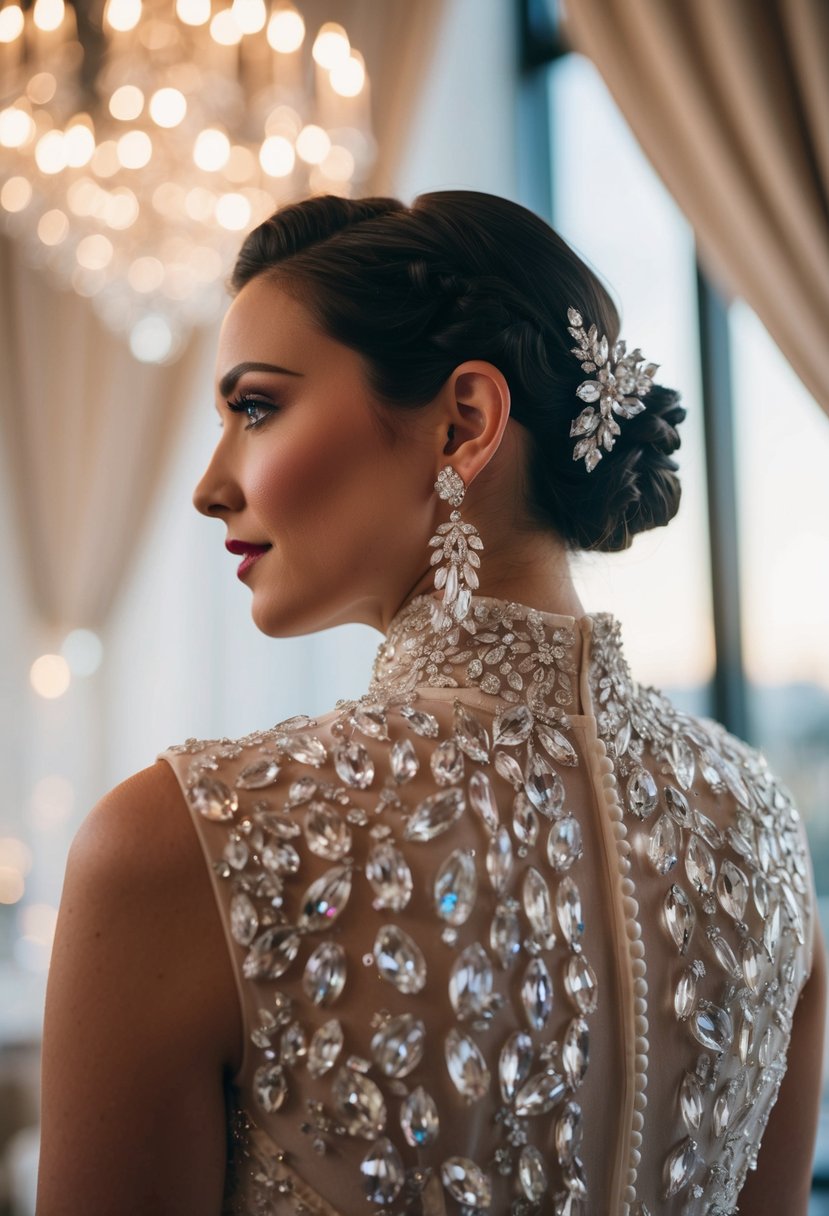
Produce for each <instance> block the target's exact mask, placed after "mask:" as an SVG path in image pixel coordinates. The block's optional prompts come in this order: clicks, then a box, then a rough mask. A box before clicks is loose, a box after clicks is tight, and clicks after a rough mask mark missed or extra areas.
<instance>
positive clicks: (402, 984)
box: [374, 925, 426, 993]
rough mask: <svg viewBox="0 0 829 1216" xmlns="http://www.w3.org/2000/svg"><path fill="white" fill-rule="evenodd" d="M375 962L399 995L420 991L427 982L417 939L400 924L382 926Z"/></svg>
mask: <svg viewBox="0 0 829 1216" xmlns="http://www.w3.org/2000/svg"><path fill="white" fill-rule="evenodd" d="M374 961H375V962H376V964H377V969H378V971H379V972H380V974H381V976H382V977H383V979H384V980H388V982H389V983H390V984H393V985H394V987H395V988H396V989H397V991H398V992H406V993H411V992H420V990H421V988H422V987H423V985H424V984H425V983H426V960H425V958H424V957H423V952H422V950H421V949H420V946H418V944H417V942H416V941H415V940H414V938H412V937H410V936H409V934H408V933H406V932H405V930H403V929H401V928H400V926H399V925H381V927H380V928H379V929H378V931H377V936H376V937H375V939H374Z"/></svg>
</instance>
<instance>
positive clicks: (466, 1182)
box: [440, 1157, 492, 1209]
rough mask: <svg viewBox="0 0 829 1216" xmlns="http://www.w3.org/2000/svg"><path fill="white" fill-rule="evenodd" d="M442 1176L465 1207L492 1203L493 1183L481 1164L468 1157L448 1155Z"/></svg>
mask: <svg viewBox="0 0 829 1216" xmlns="http://www.w3.org/2000/svg"><path fill="white" fill-rule="evenodd" d="M440 1177H441V1181H442V1182H443V1185H444V1186H445V1187H446V1189H447V1191H448V1192H449V1194H450V1195H451V1196H452V1198H453V1199H455V1200H457V1202H458V1203H461V1204H463V1205H464V1206H465V1208H472V1209H480V1208H484V1209H486V1208H488V1207H489V1205H490V1204H491V1203H492V1184H491V1183H490V1180H489V1177H488V1176H487V1175H486V1174H485V1173H484V1171H483V1170H482V1169H481V1168H480V1166H478V1165H476V1164H475V1162H474V1161H470V1160H469V1158H468V1157H447V1159H446V1160H445V1161H444V1162H443V1164H442V1165H441V1167H440Z"/></svg>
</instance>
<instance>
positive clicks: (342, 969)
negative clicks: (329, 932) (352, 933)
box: [302, 941, 346, 1005]
mask: <svg viewBox="0 0 829 1216" xmlns="http://www.w3.org/2000/svg"><path fill="white" fill-rule="evenodd" d="M345 976H346V961H345V950H343V948H342V946H341V945H340V944H339V942H330V941H327V942H320V944H319V945H318V946H317V948H316V950H314V951H313V952H312V953H311V954H310V955H309V956H308V961H307V962H306V964H305V971H304V972H303V975H302V987H303V990H304V992H305V994H306V996H307V997H309V999H310V1000H312V1001H313V1002H314V1004H315V1005H332V1004H333V1003H334V1001H336V999H337V997H338V996H339V995H340V993H341V992H342V990H343V987H344V986H345Z"/></svg>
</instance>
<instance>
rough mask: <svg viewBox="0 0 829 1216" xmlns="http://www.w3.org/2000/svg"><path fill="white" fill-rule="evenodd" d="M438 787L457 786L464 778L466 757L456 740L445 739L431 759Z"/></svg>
mask: <svg viewBox="0 0 829 1216" xmlns="http://www.w3.org/2000/svg"><path fill="white" fill-rule="evenodd" d="M429 765H430V767H431V769H432V776H433V777H434V779H435V781H436V782H437V784H438V785H457V783H458V782H459V781H460V780H462V778H463V771H464V755H463V752H462V751H461V749H460V748H459V747H458V745H457V743H456V742H455V740H454V739H444V740H443V741H442V742H441V743H439V744H438V745H437V747H436V748H435V749H434V751H433V752H432V755H431V756H430V758H429Z"/></svg>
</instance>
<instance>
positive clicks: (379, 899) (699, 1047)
mask: <svg viewBox="0 0 829 1216" xmlns="http://www.w3.org/2000/svg"><path fill="white" fill-rule="evenodd" d="M431 603H432V600H431V597H430V596H428V595H421V596H418V597H417V598H415V599H413V600H411V601H410V602H409V603H408V604H407V605H404V607H403V608H401V610H400V611H399V612H398V613H397V615H396V616H395V618H394V619H393V621H392V622H391V624H390V626H389V629H388V632H387V635H386V637H385V638H384V640H383V641H382V642H381V644H380V645H379V647H378V650H377V654H376V658H375V661H374V665H373V668H372V672H371V680H370V684H369V687H368V690H367V692H365V693H364V694H363V695H362V696H360V697H359V699H355V700H349V701H340V702H338V703H337V706H336V707H335V709H334V710H332V711H331V712H330V713H327V714H325V715H324V716H322V717H317V718H309V717H306V716H302V715H299V716H296V717H293V718H290V719H288V720H286V721H284V722H280V723H278V724H277V725H276V726H274V727H272V728H270V729H267V730H262V731H259V732H256V733H254V734H251V735H248V736H246V737H245V738H241V739H236V740H230V739H220V740H211V741H197V740H188V741H187V742H186V743H184V744H181V745H177V746H174V747H171V748H169V749H167V750H166V751H164V752H162V753H161V758H163V759H165V760H166V761H168V762H169V763H170V765H171V766H172V767H173V769H174V771H175V773H176V775H177V777H178V780H179V782H180V784H181V787H182V791H183V794H184V797H185V800H186V802H187V806H188V808H189V811H190V815H191V818H192V821H193V824H194V826H195V829H196V832H197V834H198V837H199V840H200V842H201V846H202V849H203V851H204V855H205V859H206V861H207V864H208V866H209V869H210V875H211V881H212V884H213V889H214V892H215V897H216V900H217V904H218V907H219V911H220V915H221V919H222V924H223V926H224V929H225V935H226V938H227V944H228V948H229V951H230V955H231V958H232V962H233V968H234V973H235V975H236V979H237V984H238V991H239V998H240V1001H241V1007H242V1011H243V1020H244V1029H245V1048H244V1058H243V1060H242V1064H241V1067H240V1069H239V1072H238V1074H237V1075H236V1077H234V1078H233V1081H232V1084H231V1086H230V1088H229V1092H228V1133H229V1134H228V1146H229V1161H228V1172H227V1180H226V1194H225V1201H224V1207H223V1212H225V1213H227V1214H231V1213H236V1214H239V1216H254V1214H255V1216H270V1214H271V1213H273V1214H280V1216H281V1214H283V1213H284V1214H285V1216H302V1214H305V1216H357V1214H358V1213H369V1212H389V1213H394V1214H402V1213H407V1214H411V1216H455V1214H458V1216H472V1214H476V1216H477V1214H478V1213H487V1212H488V1213H490V1214H491V1216H507V1214H509V1216H536V1214H538V1216H545V1214H547V1213H550V1214H553V1213H555V1214H561V1216H581V1214H587V1213H589V1214H591V1216H592V1214H595V1216H605V1214H609V1213H612V1214H614V1216H615V1214H616V1213H620V1214H626V1216H656V1214H657V1213H668V1214H670V1213H682V1214H683V1216H685V1214H688V1216H691V1214H695V1213H711V1214H724V1213H730V1212H733V1211H735V1210H736V1204H737V1195H738V1192H739V1189H740V1187H741V1186H742V1183H743V1181H744V1179H745V1175H746V1170H747V1169H748V1168H749V1167H750V1166H751V1164H752V1162H753V1161H754V1160H755V1158H756V1154H757V1151H758V1147H759V1144H760V1138H761V1136H762V1133H763V1129H764V1127H765V1125H766V1121H767V1119H768V1116H769V1113H770V1110H771V1107H772V1105H773V1103H774V1100H775V1098H776V1096H777V1091H778V1087H779V1085H780V1081H781V1079H782V1076H783V1073H784V1071H785V1066H786V1049H787V1045H788V1040H789V1034H790V1028H791V1020H792V1015H793V1011H794V1007H795V1005H796V1002H797V999H798V996H799V993H800V991H801V989H802V986H803V984H804V982H805V980H806V978H807V976H808V974H809V970H810V967H811V951H812V925H813V917H814V915H815V903H814V886H813V878H812V872H811V865H810V861H809V855H808V851H807V845H806V840H805V834H804V831H803V826H802V822H801V819H800V816H799V815H798V812H797V810H796V809H795V807H794V805H793V803H792V799H791V796H790V794H789V792H788V791H787V790H786V788H785V787H784V786H783V785H781V783H780V782H779V781H777V780H776V779H775V778H774V776H773V775H772V774H771V773H770V771H769V769H768V766H767V764H766V761H765V759H764V757H763V756H762V754H761V753H759V752H758V751H756V750H753V749H751V748H750V747H748V746H747V745H746V744H745V743H743V742H741V741H740V740H738V739H737V738H735V737H734V736H733V735H731V734H729V733H727V732H726V731H725V730H724V728H723V727H722V726H720V725H718V724H717V723H715V722H713V721H712V720H710V719H706V718H699V717H693V716H690V715H688V714H685V713H683V712H680V711H679V710H678V709H677V708H675V707H674V706H673V705H672V703H671V702H670V700H668V699H667V698H666V697H665V695H664V694H663V693H661V692H659V691H658V690H657V689H654V688H651V687H644V686H641V685H639V684H638V683H637V682H636V681H635V680H634V679H633V678H632V676H631V673H630V670H629V668H628V665H627V662H626V660H625V657H624V654H623V649H622V640H621V630H620V625H619V622H618V620H616V618H615V617H613V616H612V615H611V614H610V613H594V614H588V615H585V616H583V617H580V618H574V617H572V616H563V615H556V614H552V613H548V612H543V611H539V610H537V609H535V608H533V607H530V606H528V605H523V604H517V603H514V602H511V601H507V600H502V599H497V598H493V597H489V596H473V597H472V606H471V611H470V613H469V615H468V617H467V618H466V620H464V621H463V622H461V623H460V624H456V625H455V626H454V628H453V630H452V631H451V632H450V634H449V635H448V637H446V638H444V639H443V640H442V641H441V640H439V639H438V637H437V635H436V634H435V632H434V630H433V628H432V626H431V624H430V615H431V614H430V608H431Z"/></svg>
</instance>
